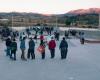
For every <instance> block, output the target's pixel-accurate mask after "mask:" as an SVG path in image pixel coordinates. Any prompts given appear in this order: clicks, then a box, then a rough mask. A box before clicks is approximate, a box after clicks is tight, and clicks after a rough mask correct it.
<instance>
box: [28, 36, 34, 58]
mask: <svg viewBox="0 0 100 80" xmlns="http://www.w3.org/2000/svg"><path fill="white" fill-rule="evenodd" d="M34 48H35V42H34V40H33V39H32V38H30V41H29V49H28V54H27V58H28V59H29V58H30V55H31V58H32V59H35V54H34Z"/></svg>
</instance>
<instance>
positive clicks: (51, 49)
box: [48, 37, 56, 58]
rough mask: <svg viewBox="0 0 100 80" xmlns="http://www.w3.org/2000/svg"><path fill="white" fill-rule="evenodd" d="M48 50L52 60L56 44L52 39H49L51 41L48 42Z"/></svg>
mask: <svg viewBox="0 0 100 80" xmlns="http://www.w3.org/2000/svg"><path fill="white" fill-rule="evenodd" d="M48 46H49V50H50V53H51V58H54V57H55V48H56V42H55V40H54V39H53V37H52V38H51V40H50V41H49V44H48Z"/></svg>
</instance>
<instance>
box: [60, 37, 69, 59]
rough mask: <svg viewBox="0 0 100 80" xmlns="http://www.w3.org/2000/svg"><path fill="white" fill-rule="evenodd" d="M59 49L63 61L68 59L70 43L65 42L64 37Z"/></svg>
mask: <svg viewBox="0 0 100 80" xmlns="http://www.w3.org/2000/svg"><path fill="white" fill-rule="evenodd" d="M59 49H60V51H61V59H66V57H67V52H68V43H67V41H66V40H65V37H63V40H62V41H61V43H60V46H59Z"/></svg>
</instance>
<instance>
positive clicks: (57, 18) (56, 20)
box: [56, 16, 58, 28]
mask: <svg viewBox="0 0 100 80" xmlns="http://www.w3.org/2000/svg"><path fill="white" fill-rule="evenodd" d="M57 26H58V18H57V16H56V28H57Z"/></svg>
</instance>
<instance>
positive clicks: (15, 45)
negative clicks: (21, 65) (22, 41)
mask: <svg viewBox="0 0 100 80" xmlns="http://www.w3.org/2000/svg"><path fill="white" fill-rule="evenodd" d="M16 51H17V43H16V41H15V39H13V41H12V43H11V55H10V58H11V59H13V60H16ZM12 55H14V57H12Z"/></svg>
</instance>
